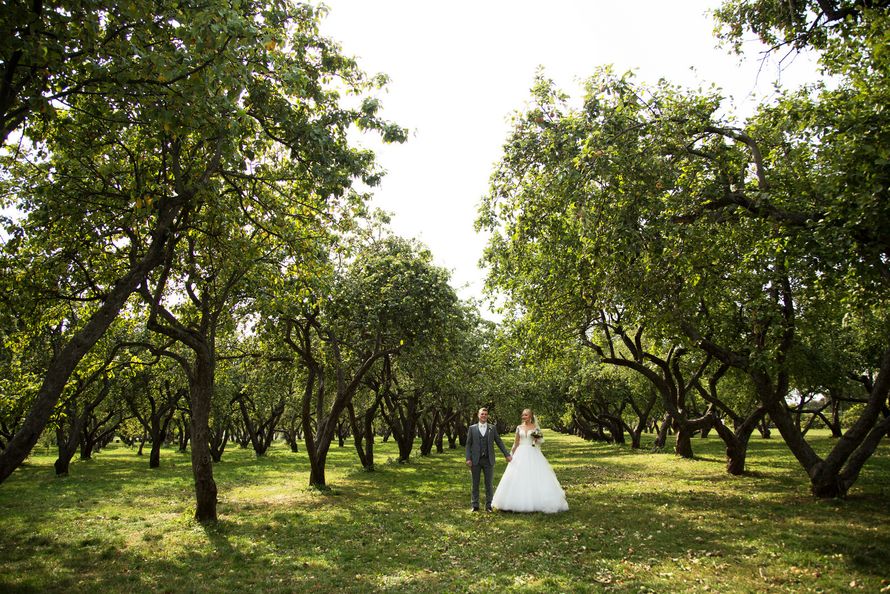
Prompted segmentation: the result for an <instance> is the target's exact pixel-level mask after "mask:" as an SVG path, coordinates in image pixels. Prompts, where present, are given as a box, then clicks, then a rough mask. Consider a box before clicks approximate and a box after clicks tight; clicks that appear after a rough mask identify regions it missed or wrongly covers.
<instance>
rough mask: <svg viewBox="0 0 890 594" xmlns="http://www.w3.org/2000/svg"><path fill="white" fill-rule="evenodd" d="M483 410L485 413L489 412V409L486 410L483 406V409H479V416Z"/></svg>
mask: <svg viewBox="0 0 890 594" xmlns="http://www.w3.org/2000/svg"><path fill="white" fill-rule="evenodd" d="M483 410H484V411H485V412H488V409H487V408H485V407H484V406H483V407H482V408H480V409H479V412H477V413H476V414H477V415H478V414H479V413H481V412H482V411H483Z"/></svg>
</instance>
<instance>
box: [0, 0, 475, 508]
mask: <svg viewBox="0 0 890 594" xmlns="http://www.w3.org/2000/svg"><path fill="white" fill-rule="evenodd" d="M5 10H7V14H5V15H4V16H5V18H4V20H3V24H2V31H0V32H2V35H0V39H2V41H0V52H2V60H3V62H2V68H3V73H4V76H3V77H2V81H0V85H2V87H0V130H2V139H3V142H4V145H3V151H2V154H0V159H2V161H3V175H2V177H0V188H2V192H0V194H2V196H3V198H2V200H3V207H4V209H5V212H7V213H8V214H9V216H7V217H5V219H4V223H5V227H6V232H5V236H4V242H3V252H2V271H3V274H2V278H0V282H2V284H3V290H2V292H0V293H2V299H3V307H2V308H0V309H2V311H3V313H2V319H0V327H2V333H3V352H2V355H3V356H2V365H3V367H4V373H3V374H2V375H3V377H4V378H5V379H4V385H3V389H2V392H0V394H2V395H0V398H2V401H0V409H2V415H0V416H2V418H3V438H2V442H3V443H2V445H3V448H2V451H0V481H2V480H4V479H6V478H7V477H8V476H9V475H10V474H11V473H12V472H13V470H14V469H15V468H16V467H17V466H18V465H19V464H20V463H21V462H22V461H23V460H24V459H25V457H26V456H27V455H28V453H29V452H30V450H31V448H32V447H33V446H34V444H35V443H36V442H37V440H38V439H39V437H40V435H41V434H42V433H43V432H44V430H45V429H46V428H47V427H48V424H49V423H50V422H52V423H53V426H55V427H57V429H58V442H59V444H60V465H59V471H60V472H64V470H65V468H64V467H65V466H66V465H67V460H66V456H67V459H70V453H71V452H73V450H74V448H75V447H76V444H77V443H78V442H79V441H80V440H82V439H84V436H85V435H86V432H87V430H88V425H89V424H90V423H93V422H96V421H100V420H104V423H103V424H107V423H113V421H114V420H115V419H117V420H118V421H119V420H120V419H121V416H122V415H124V414H127V413H125V412H123V411H121V410H117V411H116V412H115V413H114V414H112V416H111V417H109V418H107V419H105V418H104V417H103V418H102V419H98V418H97V416H96V415H97V414H98V411H99V410H100V409H101V408H102V403H103V402H106V403H107V402H111V401H112V398H111V396H110V395H111V394H117V395H119V396H120V399H122V400H123V401H127V408H126V410H127V411H129V412H130V413H132V415H133V416H135V417H136V418H138V419H140V420H141V421H144V424H145V426H146V431H148V432H150V433H152V434H153V435H152V437H153V438H155V436H156V437H157V438H156V439H154V441H160V438H161V437H162V436H163V434H164V433H165V431H166V427H167V424H168V423H169V422H170V416H169V415H170V412H171V411H172V410H174V409H176V408H183V407H186V405H185V404H183V403H187V410H188V418H189V423H190V435H189V439H190V451H191V458H192V468H193V471H194V476H195V487H196V498H197V505H196V517H197V518H198V519H199V520H202V521H204V520H213V519H215V517H216V485H215V483H214V481H213V471H212V459H213V456H212V451H211V445H212V444H214V443H215V442H214V440H215V439H218V436H217V435H215V433H214V431H215V427H214V424H213V423H214V421H215V420H216V417H215V414H214V411H215V407H216V408H218V407H219V406H220V401H221V400H225V401H226V402H229V403H230V402H237V403H238V405H239V406H243V407H244V409H245V410H248V409H249V408H250V407H251V406H253V404H251V403H252V402H254V401H253V398H254V394H252V393H251V390H255V391H259V389H260V387H259V386H258V385H257V384H255V383H252V382H249V381H246V380H244V379H243V378H242V379H241V380H239V381H238V382H235V383H232V385H240V386H242V387H241V388H240V391H239V392H237V393H236V394H228V395H227V396H225V397H223V396H221V394H222V393H223V392H225V390H224V389H223V390H220V389H219V387H220V386H221V385H222V384H225V382H222V384H221V382H219V378H218V372H219V369H220V363H221V361H223V360H224V361H226V363H225V365H226V366H228V365H234V363H231V362H230V361H242V363H240V365H241V366H242V367H243V368H244V369H245V370H247V371H249V370H250V369H249V366H248V364H247V363H243V361H246V360H251V359H253V360H257V361H260V362H261V366H267V365H272V364H274V362H276V361H277V362H279V363H285V362H290V363H294V362H299V363H300V368H301V369H304V370H305V374H304V375H303V376H302V378H301V379H302V382H303V387H302V389H301V394H302V404H301V410H300V413H301V415H300V422H301V423H302V427H301V431H302V435H303V436H304V438H305V440H306V447H307V450H308V451H309V452H310V455H311V459H312V461H313V466H312V470H313V475H312V482H313V484H319V485H322V484H324V461H325V456H326V452H327V448H328V447H329V444H330V439H331V436H332V435H333V430H334V429H333V428H334V426H335V425H336V423H337V421H338V419H339V418H340V415H341V413H342V412H343V411H344V410H351V407H353V406H354V405H353V399H354V396H355V394H356V392H357V391H358V389H359V386H360V385H361V382H362V381H363V380H364V379H365V377H366V376H367V375H368V372H369V371H370V370H371V369H372V368H377V367H381V366H382V361H383V360H384V359H386V360H389V361H390V362H389V367H390V368H392V367H393V366H394V365H395V362H394V358H395V357H396V356H397V355H399V356H401V355H402V354H403V352H407V351H408V350H410V349H416V350H417V353H418V354H417V355H416V356H418V357H420V354H419V352H420V350H421V349H422V348H424V347H423V345H427V347H428V345H431V344H433V342H434V339H435V338H436V337H438V336H441V335H442V333H443V332H445V331H446V330H445V328H449V327H454V326H455V323H454V322H455V320H456V319H464V318H465V317H466V315H465V313H466V310H467V307H466V306H465V305H463V304H460V303H458V301H457V299H456V297H455V295H454V292H453V291H452V290H451V288H450V287H449V286H448V284H447V280H448V279H447V274H446V273H445V272H443V271H442V270H440V269H438V268H436V267H435V266H433V265H432V263H431V258H430V255H429V254H428V253H426V252H425V251H424V250H422V249H421V248H420V247H419V246H416V245H413V244H411V243H409V242H405V241H401V240H398V239H395V238H384V237H379V236H378V237H376V238H374V237H372V233H371V231H369V228H371V227H373V226H374V225H373V224H371V223H362V222H361V221H363V220H365V221H367V220H368V218H369V215H368V213H367V212H366V209H365V206H364V203H365V198H366V197H365V195H363V194H360V193H358V192H357V191H356V190H355V189H354V185H356V184H357V183H361V184H363V185H365V186H368V187H373V186H374V185H375V184H376V183H377V181H378V180H379V175H380V172H379V171H378V170H377V168H376V166H375V165H374V161H373V155H372V154H371V153H370V152H369V151H366V150H363V149H359V148H357V147H355V146H353V145H352V144H351V143H350V141H349V139H348V135H349V133H350V130H352V129H355V128H358V129H361V130H366V131H372V132H376V133H378V134H380V135H381V136H382V138H383V140H384V141H387V142H394V141H402V140H403V139H404V138H405V131H404V130H403V129H401V128H400V127H398V126H396V125H394V124H391V123H389V122H387V121H385V120H383V119H381V118H380V117H379V116H378V112H379V108H380V104H379V101H378V100H377V99H376V98H375V97H374V94H375V91H376V89H378V88H380V86H381V85H382V84H384V83H385V79H384V78H383V77H368V76H366V75H365V74H364V73H363V72H362V71H361V70H360V69H359V68H358V67H357V65H356V63H355V62H354V61H353V60H352V59H350V58H348V57H346V56H344V55H342V54H341V53H340V51H339V48H338V46H337V45H336V44H334V43H333V42H331V41H330V40H328V39H325V38H324V37H322V36H321V35H320V34H319V32H318V18H319V16H320V15H321V14H322V13H321V12H320V11H319V10H318V9H315V8H312V7H310V6H308V5H295V4H291V3H269V2H260V1H257V2H240V3H236V4H231V3H226V2H209V3H204V4H202V5H201V6H184V5H182V4H181V3H177V2H168V3H164V2H161V3H158V2H151V3H145V2H139V1H136V2H130V3H126V4H125V5H119V6H118V5H114V6H112V5H107V4H106V3H102V2H87V3H83V2H75V3H65V2H63V3H61V4H58V3H57V4H55V5H53V6H47V5H44V4H41V3H30V2H12V3H10V4H9V5H8V6H7V7H6V8H5ZM378 235H379V234H378ZM469 325H471V323H470V322H469V321H467V322H466V323H465V324H464V327H469ZM165 361H166V363H165ZM171 361H172V362H173V363H174V364H175V366H176V371H174V370H173V369H171V368H170V367H169V362H171ZM378 363H379V364H380V365H378ZM258 365H259V363H258ZM147 369H150V370H151V371H150V372H148V371H146V370H147ZM247 371H245V373H246V372H247ZM287 375H288V374H284V376H285V377H279V378H276V377H275V374H274V373H272V372H271V371H268V372H267V373H266V376H265V377H263V378H262V380H263V381H264V382H267V383H275V382H279V383H281V384H282V385H286V389H287V390H292V389H294V386H295V385H296V384H294V383H293V382H296V381H297V380H296V379H293V382H291V383H290V384H288V383H287V381H284V380H286V379H287V377H286V376H287ZM231 381H234V380H231ZM231 381H230V383H231ZM226 385H227V384H226ZM247 386H250V388H249V389H248V388H247ZM120 399H118V400H120ZM107 408H108V410H109V411H111V410H113V407H107ZM276 410H277V409H276ZM307 411H308V413H307ZM309 413H312V414H309ZM245 418H246V419H249V418H250V416H249V415H248V416H247V417H245ZM247 422H248V421H245V423H247ZM268 428H269V427H268V425H264V424H263V423H260V426H259V428H257V427H250V428H248V430H249V431H250V432H251V433H252V434H254V435H255V436H256V437H257V438H258V439H259V438H260V434H261V433H263V431H264V430H268ZM216 429H218V428H216ZM103 439H104V438H103ZM100 442H101V439H100V440H99V441H97V443H100ZM216 443H217V444H218V441H217V442H216ZM63 444H64V447H63ZM155 455H156V454H155V453H153V457H154V456H155Z"/></svg>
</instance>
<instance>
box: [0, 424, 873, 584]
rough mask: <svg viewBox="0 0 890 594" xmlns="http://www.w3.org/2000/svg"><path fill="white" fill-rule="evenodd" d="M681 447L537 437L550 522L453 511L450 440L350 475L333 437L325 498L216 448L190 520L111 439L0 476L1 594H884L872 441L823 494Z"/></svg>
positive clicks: (177, 466) (285, 470)
mask: <svg viewBox="0 0 890 594" xmlns="http://www.w3.org/2000/svg"><path fill="white" fill-rule="evenodd" d="M694 445H695V448H696V454H697V455H698V456H699V457H698V458H697V459H695V460H680V459H677V458H676V457H674V456H673V455H671V454H649V453H645V452H643V453H635V452H633V451H631V450H630V449H629V448H619V447H613V446H609V445H603V444H593V443H587V442H584V441H582V440H580V439H577V438H573V437H567V436H558V435H555V434H553V433H552V432H549V431H548V432H547V443H546V445H545V453H546V455H547V456H548V458H549V460H550V461H551V463H552V464H553V466H554V469H555V470H556V472H557V475H558V476H559V478H560V480H561V482H562V484H563V487H564V488H565V489H566V493H567V496H568V501H569V505H570V507H571V509H570V511H569V512H567V513H564V514H557V515H543V514H505V513H494V514H486V513H482V514H473V513H471V512H470V511H469V492H470V477H469V472H468V471H467V470H466V468H465V467H464V464H463V455H462V451H461V450H457V451H447V450H446V452H445V453H444V454H441V455H434V456H432V457H428V458H419V457H418V458H415V459H412V461H411V463H410V464H404V465H399V464H395V463H392V462H391V461H390V462H387V460H388V459H390V460H392V459H394V458H395V457H396V454H397V452H396V449H395V446H394V444H380V445H378V447H377V461H378V470H377V472H373V473H367V472H363V471H361V470H360V469H358V468H357V461H356V460H357V459H356V456H355V452H354V450H353V449H352V448H351V446H348V447H346V448H342V449H337V448H336V447H335V448H334V450H333V451H332V454H331V457H330V462H329V467H328V482H329V484H330V485H331V487H332V489H331V490H329V491H326V492H318V491H315V490H310V489H307V488H306V484H307V482H308V475H309V468H308V462H307V460H306V458H305V455H304V454H302V453H301V454H292V453H290V452H289V451H287V450H286V448H284V447H283V446H281V445H277V446H276V447H274V448H273V449H272V450H271V453H270V455H269V456H267V457H266V458H263V459H259V460H258V459H256V458H254V456H253V454H252V453H251V451H248V450H229V451H227V452H226V454H225V456H224V457H223V462H222V463H220V464H217V465H216V466H215V468H214V473H215V477H216V480H217V484H218V486H219V495H220V504H219V510H218V511H219V514H220V521H219V523H218V524H217V525H215V526H212V527H203V526H201V525H199V524H197V523H196V522H194V521H193V520H192V513H193V505H194V503H193V495H192V478H191V468H190V465H189V458H188V456H187V455H183V454H178V453H176V452H174V451H172V450H164V451H163V453H162V458H161V464H162V467H161V468H160V469H155V470H150V469H149V468H148V459H147V456H145V457H141V458H140V457H137V456H136V455H135V452H134V451H133V450H130V449H128V448H126V447H123V446H118V447H111V448H109V449H106V450H105V451H103V452H101V453H100V454H99V455H98V456H97V457H96V460H94V461H88V462H75V463H73V464H72V467H71V476H70V477H68V478H62V479H58V478H55V477H54V476H53V473H52V462H53V460H54V457H53V456H52V454H51V453H38V452H35V454H34V455H33V456H32V457H31V459H30V460H29V462H28V463H27V464H26V465H25V466H23V467H22V468H21V469H19V470H18V471H16V472H15V473H14V474H13V476H12V477H10V478H9V479H8V480H7V481H6V482H5V483H4V484H2V485H0V592H95V591H104V592H137V591H140V592H142V591H148V592H177V593H178V592H303V591H307V592H308V591H312V592H319V593H320V592H386V591H391V592H404V591H408V592H605V591H614V592H687V591H693V592H706V591H711V592H846V591H862V592H881V591H890V587H888V584H890V582H888V580H890V561H888V552H890V533H888V526H890V509H888V508H890V505H888V504H890V444H887V443H886V442H885V443H884V444H883V445H882V446H881V448H880V449H879V451H878V453H877V454H876V456H875V457H874V458H873V459H872V460H870V461H869V463H868V464H867V465H866V468H865V470H864V472H863V474H862V476H861V477H860V480H859V481H858V483H857V484H856V485H855V486H854V488H853V489H852V491H851V493H850V496H849V497H848V498H847V499H846V500H842V501H841V500H835V501H816V500H814V499H812V498H811V497H810V496H809V493H808V483H807V481H806V477H805V476H804V474H803V471H802V470H800V468H799V467H798V466H797V464H796V463H795V462H794V461H793V460H792V458H791V456H790V455H789V453H788V451H787V449H786V448H785V447H784V445H783V444H782V443H781V441H779V440H778V439H773V440H769V441H765V440H760V439H754V440H753V441H752V447H751V452H750V454H749V465H748V466H749V474H748V475H746V476H743V477H732V476H729V475H727V474H726V473H725V472H724V468H723V467H724V463H723V455H722V448H721V447H720V442H719V440H718V439H715V438H711V439H708V440H697V441H696V442H695V443H694ZM816 445H817V446H818V447H819V448H820V449H823V450H824V449H826V448H828V447H830V439H829V438H828V437H827V436H824V435H819V436H818V437H817V439H816ZM504 468H505V463H504V461H503V460H500V461H499V463H498V465H497V467H496V478H497V477H498V476H499V475H500V473H501V472H503V470H504Z"/></svg>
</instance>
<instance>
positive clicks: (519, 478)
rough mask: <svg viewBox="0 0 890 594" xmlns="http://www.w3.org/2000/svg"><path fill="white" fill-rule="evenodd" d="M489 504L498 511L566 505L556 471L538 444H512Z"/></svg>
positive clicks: (552, 508)
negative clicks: (507, 461) (510, 460)
mask: <svg viewBox="0 0 890 594" xmlns="http://www.w3.org/2000/svg"><path fill="white" fill-rule="evenodd" d="M491 505H492V507H494V508H496V509H498V510H501V511H513V512H544V513H548V514H552V513H556V512H561V511H566V510H568V509H569V504H568V502H567V501H566V494H565V491H563V490H562V487H561V486H560V484H559V480H558V479H557V478H556V473H554V472H553V469H552V468H551V467H550V463H549V462H547V459H546V458H544V454H542V453H541V448H540V447H535V446H532V445H520V446H519V447H517V448H516V452H515V453H514V454H513V460H512V462H510V463H509V464H507V468H506V470H504V475H503V476H502V477H501V482H500V483H498V488H497V489H495V492H494V497H493V498H492V501H491Z"/></svg>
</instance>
